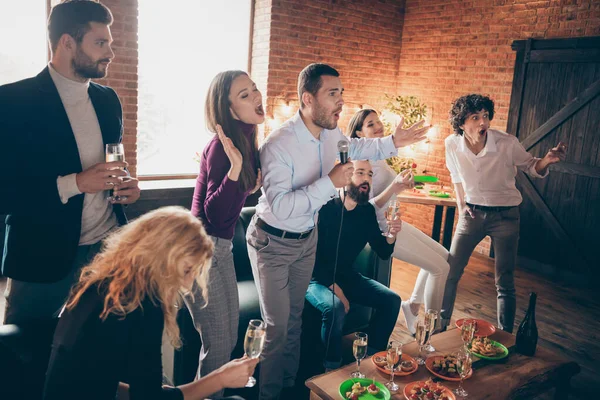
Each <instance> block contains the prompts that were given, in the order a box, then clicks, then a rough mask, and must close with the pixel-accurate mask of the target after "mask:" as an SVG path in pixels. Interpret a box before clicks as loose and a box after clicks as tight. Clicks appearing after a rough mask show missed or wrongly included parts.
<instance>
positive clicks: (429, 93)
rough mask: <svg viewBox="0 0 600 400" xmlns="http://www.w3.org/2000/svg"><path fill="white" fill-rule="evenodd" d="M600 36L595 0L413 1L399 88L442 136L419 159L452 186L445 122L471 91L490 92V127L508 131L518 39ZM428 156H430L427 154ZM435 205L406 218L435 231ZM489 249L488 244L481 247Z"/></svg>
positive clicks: (407, 13) (409, 4) (409, 0)
mask: <svg viewBox="0 0 600 400" xmlns="http://www.w3.org/2000/svg"><path fill="white" fill-rule="evenodd" d="M594 35H600V2H599V1H597V0H544V1H525V0H479V1H462V0H407V1H406V5H405V18H404V28H403V31H402V49H401V52H400V73H399V76H398V80H399V88H400V92H401V93H402V94H411V95H416V96H418V97H419V98H421V99H422V100H423V101H425V102H426V103H427V104H428V105H429V107H430V109H431V110H432V113H431V121H432V123H433V124H434V125H436V126H437V129H436V130H437V134H436V135H435V137H434V138H433V139H432V143H431V145H430V146H429V154H428V155H427V153H426V152H422V151H421V152H420V156H419V157H417V160H418V161H417V163H418V164H421V165H425V164H428V165H427V166H428V169H429V170H430V171H432V172H434V173H436V174H437V175H438V176H440V177H441V178H442V182H443V183H445V184H450V180H449V174H448V172H447V170H446V168H445V166H444V145H443V141H444V139H445V138H446V137H447V136H448V135H449V134H450V133H451V131H450V127H449V124H448V123H447V121H446V118H447V112H448V109H449V107H450V104H451V102H452V100H453V99H455V98H456V97H459V96H461V95H463V94H467V93H470V92H479V93H484V94H487V95H489V96H491V97H492V98H493V99H494V100H495V102H496V111H497V114H496V116H495V118H494V120H493V121H492V126H493V127H495V128H498V129H502V130H504V129H506V123H507V118H508V106H509V102H510V94H511V93H510V92H511V86H512V78H513V67H514V60H515V53H514V52H513V51H512V50H511V48H510V45H511V43H512V42H513V40H518V39H527V38H530V37H531V38H563V37H580V36H594ZM427 158H428V159H427ZM432 218H433V209H432V208H431V207H430V208H426V207H417V206H410V207H407V208H406V211H405V219H406V220H407V221H408V222H410V223H414V224H415V225H416V226H417V227H419V228H420V229H422V230H424V231H426V232H430V229H431V222H430V221H431V220H432ZM477 250H478V251H480V252H483V253H486V254H487V253H488V252H489V241H487V240H486V241H484V242H482V245H480V246H479V247H478V249H477Z"/></svg>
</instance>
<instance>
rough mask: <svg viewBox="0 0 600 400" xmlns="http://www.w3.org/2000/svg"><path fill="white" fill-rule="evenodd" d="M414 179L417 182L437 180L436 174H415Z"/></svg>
mask: <svg viewBox="0 0 600 400" xmlns="http://www.w3.org/2000/svg"><path fill="white" fill-rule="evenodd" d="M414 179H415V182H417V183H425V182H437V181H438V178H437V176H431V175H415V176H414Z"/></svg>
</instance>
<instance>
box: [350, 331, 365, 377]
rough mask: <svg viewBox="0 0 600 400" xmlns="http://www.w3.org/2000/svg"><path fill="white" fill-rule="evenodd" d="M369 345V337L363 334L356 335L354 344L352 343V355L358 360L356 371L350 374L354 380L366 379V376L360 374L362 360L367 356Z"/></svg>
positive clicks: (357, 333)
mask: <svg viewBox="0 0 600 400" xmlns="http://www.w3.org/2000/svg"><path fill="white" fill-rule="evenodd" d="M368 343H369V335H367V334H366V333H363V332H356V333H355V334H354V342H353V343H352V353H354V358H356V371H354V372H353V373H351V374H350V376H351V377H353V378H364V377H365V374H362V373H361V372H360V360H362V359H363V358H365V356H366V355H367V344H368Z"/></svg>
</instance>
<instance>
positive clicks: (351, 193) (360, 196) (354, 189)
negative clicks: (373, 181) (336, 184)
mask: <svg viewBox="0 0 600 400" xmlns="http://www.w3.org/2000/svg"><path fill="white" fill-rule="evenodd" d="M362 185H367V186H368V187H369V188H368V189H367V191H365V192H361V191H360V187H361V186H362ZM369 193H371V185H369V184H368V183H367V182H363V183H361V184H360V185H358V186H356V185H355V184H354V183H352V182H350V185H348V192H347V194H348V197H350V198H351V199H352V200H354V201H355V202H356V203H357V204H360V205H362V204H366V203H368V202H369Z"/></svg>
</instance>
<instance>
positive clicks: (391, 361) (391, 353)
mask: <svg viewBox="0 0 600 400" xmlns="http://www.w3.org/2000/svg"><path fill="white" fill-rule="evenodd" d="M385 359H386V361H387V366H388V368H389V369H390V381H389V382H388V383H386V384H385V387H386V388H388V389H389V390H390V391H392V392H397V391H398V389H399V388H400V387H399V386H398V384H397V383H395V382H394V371H395V370H396V368H398V366H399V365H400V363H401V362H402V343H400V342H396V341H394V340H392V341H391V342H390V343H389V344H388V346H387V353H386V355H385Z"/></svg>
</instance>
